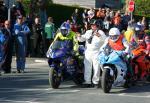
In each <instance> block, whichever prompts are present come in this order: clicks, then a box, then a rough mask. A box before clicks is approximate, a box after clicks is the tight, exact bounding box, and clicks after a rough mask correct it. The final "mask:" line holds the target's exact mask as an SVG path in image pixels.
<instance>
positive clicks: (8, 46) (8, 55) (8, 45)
mask: <svg viewBox="0 0 150 103" xmlns="http://www.w3.org/2000/svg"><path fill="white" fill-rule="evenodd" d="M2 32H3V34H4V36H5V38H6V42H5V43H4V44H5V47H4V48H5V51H4V52H5V53H4V57H5V60H4V63H3V65H2V68H3V70H4V73H11V62H12V47H13V46H12V35H11V31H10V21H8V20H6V21H5V23H4V28H3V29H2Z"/></svg>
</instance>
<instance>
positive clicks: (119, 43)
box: [100, 27, 133, 73]
mask: <svg viewBox="0 0 150 103" xmlns="http://www.w3.org/2000/svg"><path fill="white" fill-rule="evenodd" d="M108 47H109V48H110V49H111V50H115V51H122V52H123V55H124V56H127V55H128V54H130V47H129V44H128V42H127V40H126V39H125V38H124V37H123V35H122V34H121V33H120V31H119V29H118V28H115V27H114V28H111V29H110V31H109V37H108V38H107V39H106V40H105V42H104V44H103V46H102V47H101V50H100V51H105V49H106V48H108ZM126 59H127V60H126ZM125 60H126V63H127V67H128V70H129V73H133V72H132V69H131V67H129V66H130V65H129V59H128V58H125ZM126 71H127V70H126Z"/></svg>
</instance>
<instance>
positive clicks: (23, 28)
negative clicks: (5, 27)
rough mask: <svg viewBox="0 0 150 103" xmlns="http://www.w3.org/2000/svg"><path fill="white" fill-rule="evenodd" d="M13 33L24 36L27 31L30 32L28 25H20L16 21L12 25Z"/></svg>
mask: <svg viewBox="0 0 150 103" xmlns="http://www.w3.org/2000/svg"><path fill="white" fill-rule="evenodd" d="M14 32H15V33H14V34H15V35H18V36H24V35H25V34H27V33H29V32H30V29H29V27H28V26H27V25H26V24H24V23H23V24H22V25H20V24H18V23H16V24H15V25H14Z"/></svg>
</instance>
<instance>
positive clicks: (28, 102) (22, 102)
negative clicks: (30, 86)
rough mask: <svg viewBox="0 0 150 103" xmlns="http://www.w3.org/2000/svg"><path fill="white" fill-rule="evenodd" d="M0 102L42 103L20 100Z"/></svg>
mask: <svg viewBox="0 0 150 103" xmlns="http://www.w3.org/2000/svg"><path fill="white" fill-rule="evenodd" d="M0 102H10V103H12V102H16V103H40V102H33V101H18V100H2V101H1V100H0Z"/></svg>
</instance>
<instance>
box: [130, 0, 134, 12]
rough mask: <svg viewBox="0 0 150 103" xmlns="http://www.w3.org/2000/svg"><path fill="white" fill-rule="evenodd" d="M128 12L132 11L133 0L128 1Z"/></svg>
mask: <svg viewBox="0 0 150 103" xmlns="http://www.w3.org/2000/svg"><path fill="white" fill-rule="evenodd" d="M129 11H130V12H133V11H134V1H133V0H130V2H129Z"/></svg>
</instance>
